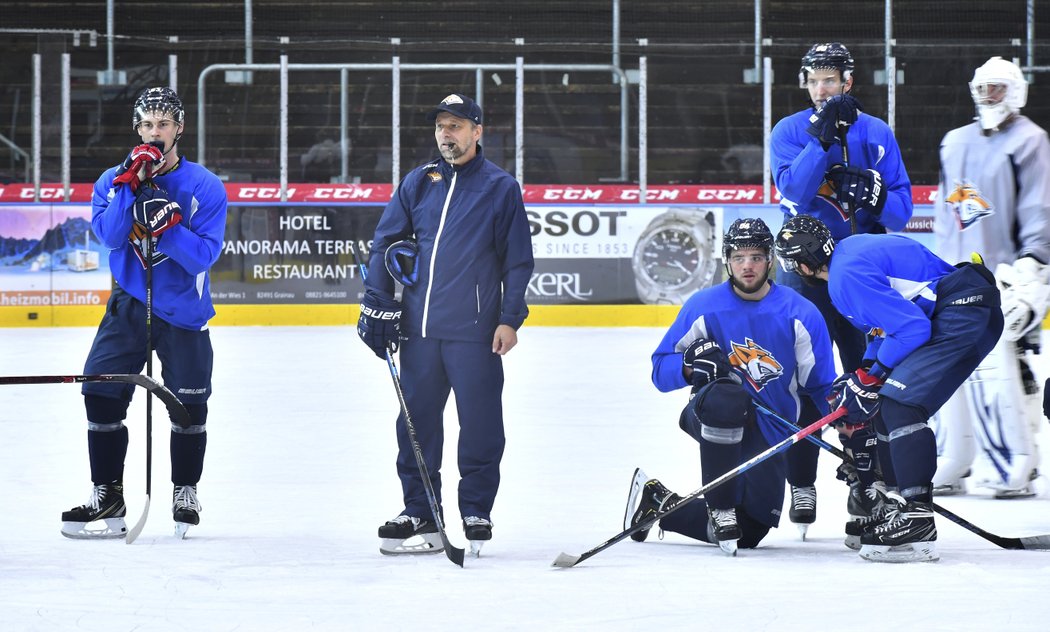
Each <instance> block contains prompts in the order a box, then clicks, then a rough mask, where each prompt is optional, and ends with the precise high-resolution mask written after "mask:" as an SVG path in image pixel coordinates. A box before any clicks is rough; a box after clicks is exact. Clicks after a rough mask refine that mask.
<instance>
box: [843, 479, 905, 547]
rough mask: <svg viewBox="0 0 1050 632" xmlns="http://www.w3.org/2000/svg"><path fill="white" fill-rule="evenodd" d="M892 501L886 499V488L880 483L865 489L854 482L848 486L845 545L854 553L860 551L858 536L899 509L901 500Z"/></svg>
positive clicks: (876, 482) (877, 482)
mask: <svg viewBox="0 0 1050 632" xmlns="http://www.w3.org/2000/svg"><path fill="white" fill-rule="evenodd" d="M897 498H898V499H899V500H898V501H894V500H891V499H889V498H888V497H887V492H886V487H885V485H884V484H883V483H882V481H875V482H874V483H872V484H871V485H868V486H867V487H866V488H865V487H864V486H863V485H862V484H861V483H860V481H855V482H854V483H853V484H851V485H850V488H849V498H848V499H847V500H846V511H848V512H849V517H850V519H849V521H847V522H846V540H845V544H846V546H847V547H848V548H850V549H853V550H854V551H857V550H860V536H862V535H864V532H865V531H866V530H868V531H870V530H871V529H872V528H874V527H875V525H877V524H880V523H882V522H885V521H886V519H887V518H889V517H890V514H891V513H894V512H896V511H898V510H899V509H900V505H901V504H903V502H902V501H903V500H904V499H903V498H900V497H899V496H898V497H897Z"/></svg>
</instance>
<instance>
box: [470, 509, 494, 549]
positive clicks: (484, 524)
mask: <svg viewBox="0 0 1050 632" xmlns="http://www.w3.org/2000/svg"><path fill="white" fill-rule="evenodd" d="M463 532H464V533H466V534H467V541H468V542H470V554H471V555H473V556H474V557H480V556H481V546H482V545H483V544H485V542H487V541H488V540H491V539H492V521H491V520H486V519H485V518H479V517H477V516H467V517H466V518H464V519H463Z"/></svg>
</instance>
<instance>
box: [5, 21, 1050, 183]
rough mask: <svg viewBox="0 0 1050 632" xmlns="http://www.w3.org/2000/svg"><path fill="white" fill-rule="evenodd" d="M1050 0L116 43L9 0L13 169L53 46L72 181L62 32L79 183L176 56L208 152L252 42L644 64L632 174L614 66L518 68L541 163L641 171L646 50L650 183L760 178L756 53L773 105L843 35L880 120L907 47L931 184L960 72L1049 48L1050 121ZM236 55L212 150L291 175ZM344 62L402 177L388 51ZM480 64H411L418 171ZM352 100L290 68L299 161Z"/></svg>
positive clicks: (180, 25) (528, 136)
mask: <svg viewBox="0 0 1050 632" xmlns="http://www.w3.org/2000/svg"><path fill="white" fill-rule="evenodd" d="M1041 4H1042V3H1037V2H1034V1H1031V0H1029V1H1026V0H997V1H996V2H986V1H983V0H976V1H959V2H950V3H945V2H936V1H915V0H896V1H892V2H887V1H884V0H864V1H859V2H850V3H848V10H846V9H845V8H844V4H843V3H842V2H840V1H834V0H811V1H807V2H788V1H777V0H762V1H759V2H757V3H756V1H755V0H723V1H719V2H710V1H705V2H700V1H695V0H691V1H679V0H668V1H665V2H650V1H644V0H619V1H617V0H576V1H574V2H553V1H550V0H520V1H518V2H513V3H506V2H492V1H480V0H479V1H469V0H465V1H458V2H440V3H439V2H423V1H417V0H411V1H404V0H403V1H399V2H390V1H387V0H356V1H352V0H347V1H334V0H333V1H325V0H321V1H312V2H288V1H283V0H255V1H254V2H237V1H233V0H231V1H228V2H206V1H184V2H177V3H170V4H168V3H165V4H161V5H157V4H153V3H135V2H114V3H113V5H114V10H113V19H112V47H110V43H111V41H110V38H109V37H108V34H107V33H108V32H109V29H108V26H107V3H106V2H104V1H91V2H80V1H72V2H69V1H66V2H61V1H51V0H37V1H35V2H21V1H17V0H5V2H3V3H2V6H0V37H2V38H3V40H4V41H5V44H4V55H3V56H2V59H0V134H2V135H3V138H4V140H3V141H0V181H3V182H24V181H26V177H25V176H26V164H27V163H26V156H25V155H24V154H23V152H25V153H29V151H30V149H31V145H32V139H31V133H32V129H31V119H32V85H31V81H32V63H33V62H32V56H33V54H40V55H41V75H42V94H41V104H40V105H41V117H42V122H43V127H42V132H41V139H40V141H41V164H40V169H41V175H40V177H41V180H42V181H44V182H59V181H61V179H60V175H61V174H60V157H59V152H60V145H61V143H60V140H61V139H60V135H61V132H62V125H61V120H60V118H61V114H60V108H59V103H60V101H59V93H60V89H61V64H60V57H61V54H62V53H68V54H69V55H70V60H71V62H70V65H71V69H70V72H71V95H70V97H71V114H70V122H69V125H70V127H69V130H70V148H71V159H70V177H71V181H72V182H92V181H94V179H95V178H96V177H97V176H98V173H99V172H100V170H101V169H102V168H103V167H104V166H108V165H111V164H113V163H114V162H116V161H117V160H119V158H120V157H121V156H122V155H123V154H124V153H125V150H126V147H127V145H128V143H129V142H131V141H132V140H134V137H133V136H132V134H131V131H130V129H129V126H130V123H129V120H130V115H129V107H130V103H131V102H132V101H133V100H134V98H135V95H137V93H138V92H139V91H140V90H141V89H142V88H144V87H146V86H150V85H156V84H164V85H167V84H168V82H169V71H170V67H171V66H170V63H171V62H170V59H169V56H175V57H176V58H177V59H176V60H175V63H176V64H177V81H176V85H177V90H178V92H179V93H180V95H182V96H183V99H184V101H185V102H186V108H187V116H188V122H189V128H188V133H187V134H186V136H185V137H184V138H183V139H182V141H181V143H182V146H183V150H182V151H183V152H184V153H185V154H186V155H188V156H191V157H195V158H196V157H198V151H197V144H198V142H197V126H198V123H199V121H200V117H199V115H198V112H197V110H198V106H197V92H198V91H197V85H198V78H199V76H200V74H201V72H202V70H203V69H204V68H206V67H208V66H210V65H212V64H240V63H244V62H245V61H246V58H247V56H249V55H250V58H251V60H252V62H253V63H256V64H276V63H278V62H279V58H280V56H281V55H282V54H286V55H287V56H288V62H289V63H290V64H321V63H323V64H339V63H346V64H360V63H385V64H389V63H391V58H392V57H394V56H397V57H399V58H400V62H401V63H402V64H464V63H470V64H511V65H513V64H514V62H515V58H516V57H517V56H522V57H523V58H524V61H525V63H526V64H552V65H559V64H612V65H617V66H619V67H620V68H623V69H624V70H625V72H626V73H627V75H628V80H629V86H628V98H629V110H630V116H629V119H628V120H629V126H630V130H629V133H628V139H629V143H630V148H629V154H628V155H629V158H628V161H629V164H628V168H627V172H626V174H625V173H623V171H622V170H621V168H620V136H619V130H620V87H619V85H618V82H617V81H615V80H614V78H613V76H612V74H609V73H601V72H571V71H568V72H567V71H561V70H554V71H535V72H527V73H526V78H525V85H524V94H525V98H524V106H525V109H524V122H525V128H524V146H525V148H526V150H525V164H524V173H525V181H526V182H528V183H530V184H539V183H552V184H554V183H578V184H579V183H598V182H618V181H623V180H626V181H636V180H637V178H638V161H637V143H638V138H637V134H636V131H637V130H636V129H635V126H636V123H637V117H636V114H637V109H636V108H637V103H638V84H637V69H638V60H639V56H640V55H643V54H644V55H646V56H647V58H648V75H649V76H648V82H649V85H648V99H649V103H648V143H649V156H648V159H649V162H648V182H649V183H652V184H657V183H723V184H743V183H751V184H759V183H761V181H762V173H761V171H762V143H763V136H762V114H763V90H762V85H761V83H756V82H755V77H754V74H755V73H754V70H755V66H756V54H757V56H758V57H759V58H761V57H769V58H770V59H771V62H772V69H773V72H774V75H773V85H772V102H771V106H772V107H771V114H772V121H773V122H774V123H775V122H776V121H777V120H778V119H779V118H780V117H781V116H783V115H785V114H788V113H790V112H792V111H795V110H797V109H799V108H801V107H803V106H804V105H805V93H804V91H802V90H801V89H799V88H798V82H797V79H796V75H797V73H798V66H799V58H800V57H801V55H802V54H803V53H804V52H805V51H806V49H807V48H808V47H809V46H810V45H811V44H812V43H814V42H817V41H826V40H839V41H842V42H843V43H845V44H846V45H847V46H848V47H849V48H850V51H851V52H852V53H853V55H854V58H855V59H856V66H857V70H856V88H857V89H856V90H855V94H856V96H858V98H860V99H861V101H862V103H863V104H864V106H865V108H866V109H867V111H868V112H869V113H871V114H873V115H875V116H878V117H881V118H884V119H885V118H887V114H888V110H889V96H888V87H887V85H886V81H885V78H886V73H885V68H886V62H885V59H886V57H887V56H892V57H894V58H895V59H896V70H897V82H896V85H895V86H893V89H894V92H895V95H894V99H895V110H894V112H893V115H894V116H893V125H894V127H895V132H896V135H897V137H898V139H899V141H900V145H901V148H902V149H903V151H904V159H905V162H906V165H907V168H908V171H909V173H910V175H911V177H912V181H913V182H914V183H916V184H934V183H935V182H936V177H937V168H938V167H937V145H938V143H939V141H940V139H941V137H942V136H943V134H944V133H945V132H946V131H947V130H949V129H951V128H953V127H956V126H959V125H961V124H963V123H965V122H966V121H967V120H968V119H969V118H970V117H972V115H973V105H972V102H971V100H970V97H969V93H968V91H967V87H966V82H967V81H968V80H969V79H970V77H971V76H972V74H973V69H974V68H975V67H976V66H978V65H980V64H981V63H982V62H984V61H985V60H986V59H987V58H988V57H989V56H991V55H1000V56H1002V57H1004V58H1017V60H1018V61H1019V62H1020V64H1021V65H1022V66H1023V67H1029V66H1036V67H1037V70H1036V71H1035V72H1032V73H1030V74H1029V79H1030V83H1031V86H1030V94H1029V98H1028V106H1027V107H1026V108H1025V110H1024V112H1025V114H1027V115H1028V116H1029V117H1031V118H1032V119H1034V120H1035V121H1036V123H1038V124H1040V125H1042V126H1043V127H1047V125H1048V124H1050V99H1048V98H1047V97H1048V95H1050V91H1048V87H1050V75H1047V74H1040V73H1039V71H1038V66H1039V65H1040V64H1047V63H1048V61H1050V51H1048V49H1047V40H1046V39H1045V38H1046V37H1047V35H1048V32H1047V31H1048V28H1050V7H1046V8H1044V7H1043V6H1040V5H1041ZM756 5H757V9H756ZM887 6H889V7H890V9H891V11H892V18H891V20H890V25H889V29H887V25H886V20H885V18H886V14H887ZM246 10H247V11H246ZM1030 10H1031V16H1029V12H1030ZM246 12H247V13H249V15H250V31H249V30H248V29H246ZM617 14H618V16H617ZM756 17H757V18H758V19H759V25H758V28H757V29H756ZM1029 18H1031V19H1029ZM617 27H618V34H619V37H618V38H616V36H615V33H616V29H617ZM887 34H889V36H890V43H889V44H887V41H886V36H887ZM519 38H520V40H521V42H520V43H516V40H518V39H519ZM756 38H757V40H758V41H757V44H758V46H757V50H756ZM396 40H399V42H397V41H396ZM639 40H647V45H646V46H644V47H643V46H640V45H639ZM246 44H247V46H246ZM759 69H760V70H761V62H759ZM108 70H112V71H113V74H114V77H113V79H115V81H113V82H112V83H113V85H100V81H99V79H100V74H99V73H100V72H104V71H108ZM1043 70H1045V68H1043ZM225 74H226V73H224V72H218V73H216V74H213V75H211V77H210V79H209V80H208V82H207V83H208V85H207V101H206V103H205V107H206V108H207V112H206V114H207V129H206V134H207V137H206V138H207V147H206V154H205V155H204V156H203V158H205V160H206V163H207V165H208V167H209V168H211V169H213V170H215V171H217V172H218V173H219V175H220V176H222V177H223V178H224V179H227V180H229V181H231V182H233V181H236V182H275V181H277V180H278V175H279V174H278V164H279V145H280V143H279V125H278V107H279V73H277V72H266V71H259V72H254V73H252V76H251V77H250V83H246V82H244V81H241V82H239V83H237V82H235V81H237V77H234V76H231V77H230V78H229V81H227V78H226V77H225ZM233 74H236V73H231V75H233ZM348 74H349V78H348V93H347V96H348V106H349V112H348V124H347V126H346V129H347V130H348V141H349V144H350V150H349V155H348V165H347V169H346V173H345V176H346V177H347V179H348V180H349V181H352V182H390V180H391V176H390V165H391V146H392V142H391V132H390V129H391V107H392V106H391V102H392V100H391V72H390V71H388V70H376V71H352V72H349V73H348ZM481 74H482V76H481V85H482V86H483V90H484V94H483V100H484V106H485V115H486V120H485V132H486V133H485V141H486V143H485V144H486V152H487V156H488V157H489V158H490V159H492V160H494V161H495V162H496V163H497V164H500V165H501V166H503V167H505V168H506V169H507V170H509V171H510V172H512V173H514V171H515V164H514V160H515V154H514V133H515V132H514V71H513V70H510V71H506V70H501V71H484V72H482V73H481ZM118 75H119V76H118ZM477 79H478V74H477V73H476V72H475V71H473V70H446V71H441V70H426V71H405V72H403V73H402V74H401V82H400V83H401V85H400V92H401V125H402V134H401V148H400V165H401V168H402V171H403V172H406V171H407V170H408V169H410V168H411V167H412V166H413V165H415V164H416V163H418V162H419V161H421V160H425V159H426V158H427V157H428V156H429V155H430V153H431V150H432V139H431V138H430V134H429V131H428V129H427V125H426V123H425V121H424V120H423V113H424V112H425V110H426V108H427V107H429V106H431V105H432V104H433V103H435V102H437V101H438V100H440V99H441V98H442V97H443V96H444V95H445V94H447V93H448V92H450V91H452V89H456V90H462V91H464V92H467V93H473V92H475V89H474V86H475V85H476V82H477ZM121 80H122V82H121ZM340 120H341V119H340V73H339V72H338V71H332V70H325V71H307V70H303V71H294V72H291V73H290V74H289V116H288V164H289V173H288V178H289V181H291V182H329V181H332V180H333V179H336V180H338V179H340V178H341V177H343V176H344V173H343V169H342V165H341V161H340V156H339V155H332V154H331V152H329V154H327V155H323V156H320V157H318V158H317V159H308V160H307V161H306V162H304V161H303V160H302V158H303V156H305V155H307V154H308V153H309V152H310V149H311V147H313V146H315V145H318V144H319V143H323V142H324V141H326V140H327V141H332V142H334V143H336V144H337V145H338V143H339V140H340V139H339V136H340V129H341V126H340ZM625 175H626V177H624V176H625Z"/></svg>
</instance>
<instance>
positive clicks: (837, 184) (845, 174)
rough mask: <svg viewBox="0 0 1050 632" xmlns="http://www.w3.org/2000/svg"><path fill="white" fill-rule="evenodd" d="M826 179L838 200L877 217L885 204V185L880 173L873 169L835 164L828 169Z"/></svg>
mask: <svg viewBox="0 0 1050 632" xmlns="http://www.w3.org/2000/svg"><path fill="white" fill-rule="evenodd" d="M828 180H829V181H830V182H831V188H833V189H834V190H835V194H836V196H837V197H838V200H839V202H845V203H846V204H849V205H850V207H852V208H855V209H859V208H862V209H864V210H866V211H868V212H869V213H871V214H872V215H875V216H876V217H878V216H879V215H881V214H882V208H883V207H884V206H886V187H885V186H884V185H883V183H882V174H881V173H879V172H878V171H875V170H874V169H858V168H857V167H846V166H843V165H835V166H834V167H832V168H831V171H828Z"/></svg>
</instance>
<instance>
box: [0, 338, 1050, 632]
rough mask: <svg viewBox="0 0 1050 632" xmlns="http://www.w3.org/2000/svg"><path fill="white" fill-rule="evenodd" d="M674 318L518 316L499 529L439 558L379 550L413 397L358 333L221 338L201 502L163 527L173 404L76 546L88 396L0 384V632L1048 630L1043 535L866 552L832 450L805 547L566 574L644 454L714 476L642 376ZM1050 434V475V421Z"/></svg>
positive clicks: (948, 532) (665, 466)
mask: <svg viewBox="0 0 1050 632" xmlns="http://www.w3.org/2000/svg"><path fill="white" fill-rule="evenodd" d="M93 334H94V331H93V330H92V329H90V328H68V329H62V328H54V329H0V374H2V375H37V374H76V373H79V372H80V371H81V369H82V366H83V360H84V357H85V355H86V354H87V351H88V348H89V346H90V343H91V339H92V336H93ZM661 335H662V331H661V330H657V329H575V328H573V329H569V328H565V329H560V328H538V327H531V328H530V327H525V328H523V329H522V331H521V333H520V344H519V346H518V347H517V348H516V349H515V350H514V351H512V352H511V354H510V355H509V356H507V358H506V359H505V367H506V372H507V388H506V391H505V409H506V425H507V437H508V442H507V452H506V456H505V459H504V461H503V484H502V487H501V489H500V494H499V497H498V499H497V502H496V507H495V510H494V512H493V520H494V522H495V531H494V539H493V540H492V541H491V542H490V543H488V544H487V545H486V547H485V549H484V551H483V553H482V557H481V558H480V559H471V558H468V559H467V564H466V568H463V569H460V568H458V567H456V566H453V565H452V564H451V563H450V562H449V561H448V560H447V559H446V558H445V557H444V556H441V555H438V556H425V557H415V558H391V557H385V556H381V555H380V554H379V552H378V539H377V538H376V533H375V532H376V527H377V526H378V525H379V524H381V523H382V522H384V521H385V520H387V519H389V518H391V517H393V516H394V515H395V514H396V513H397V512H398V511H399V510H400V509H401V507H402V505H401V499H400V486H399V484H398V481H397V476H396V473H395V470H394V455H395V449H396V447H395V440H394V428H393V421H394V417H395V415H396V413H397V410H398V404H397V399H396V397H395V394H394V391H393V387H392V385H391V381H390V375H389V373H388V372H387V370H386V366H385V364H384V363H383V362H381V361H380V360H378V359H376V358H375V357H374V356H372V355H371V354H370V352H368V351H367V349H366V348H365V347H364V345H362V344H361V343H360V341H358V340H357V337H356V335H355V334H354V331H353V329H352V328H350V327H333V328H292V327H268V328H264V327H258V328H253V327H246V328H216V329H214V330H213V332H212V338H213V342H214V346H215V356H216V364H215V375H214V388H215V393H214V395H213V396H212V399H211V401H210V403H209V409H210V414H209V423H208V429H209V430H208V435H209V442H208V457H207V462H206V464H205V470H204V478H203V480H202V481H201V484H200V498H201V502H202V504H203V506H204V510H203V512H202V516H201V525H200V526H199V527H195V528H193V529H191V530H190V532H189V535H188V537H187V539H186V540H183V541H179V540H176V539H175V538H174V537H173V535H172V532H173V529H172V522H171V518H170V512H169V502H170V500H169V499H170V493H171V486H170V483H169V478H168V472H169V465H168V456H167V436H168V429H167V423H166V416H165V414H164V412H163V407H162V406H160V404H159V402H155V411H154V447H155V449H154V473H153V491H154V494H153V503H152V511H151V512H150V518H149V522H148V523H147V524H146V527H145V530H144V532H143V534H142V536H141V537H140V539H139V540H138V541H137V542H135V543H134V544H131V545H127V544H125V543H124V542H123V541H99V542H85V541H74V540H69V539H66V538H63V537H61V536H60V535H59V525H60V522H59V514H60V513H61V511H63V510H65V509H68V508H69V507H72V506H73V505H77V504H80V503H82V502H84V501H85V500H86V499H87V496H88V493H89V491H90V482H89V475H88V465H87V450H86V445H85V435H86V432H85V430H86V428H85V421H84V414H83V405H82V399H81V397H80V392H79V387H77V386H74V385H46V386H35V385H34V386H4V387H0V429H2V434H0V437H2V439H0V490H2V491H0V500H2V501H3V506H4V507H5V509H6V512H5V513H6V516H5V517H6V519H5V521H4V522H5V529H4V530H3V536H2V537H0V629H3V630H19V631H20V630H96V631H105V632H114V631H118V630H193V631H213V630H239V631H243V630H250V631H255V630H350V629H353V630H372V629H395V630H412V631H417V630H423V629H429V630H451V629H458V628H466V629H478V630H489V629H492V630H506V629H511V630H533V629H543V630H546V629H555V630H577V629H593V630H633V629H637V630H660V629H683V630H685V629H690V630H700V629H704V630H778V631H779V630H838V629H890V630H1018V631H1020V630H1048V629H1050V552H1036V551H1007V550H1003V549H1000V548H998V547H996V546H995V545H993V544H991V543H989V542H987V541H985V540H983V539H981V538H979V537H977V536H975V535H973V534H971V533H970V532H968V531H965V530H963V529H961V528H960V527H958V526H956V525H954V524H952V523H950V522H948V521H947V520H945V519H939V520H938V527H939V540H938V545H939V548H940V552H941V556H942V559H941V561H940V562H938V563H934V564H911V565H889V564H873V563H869V562H866V561H864V560H861V559H860V558H858V557H857V555H856V553H854V552H852V551H850V550H848V549H846V548H845V547H844V546H843V544H842V525H843V523H844V521H845V520H846V514H845V491H846V489H845V486H844V485H842V484H841V483H838V482H837V481H835V480H833V479H834V476H833V471H834V465H835V462H834V461H835V459H834V457H832V456H831V455H828V454H822V455H821V466H820V480H819V481H818V489H819V505H818V517H817V522H816V524H814V525H813V527H812V528H811V530H810V537H809V540H808V541H807V542H801V541H800V540H799V537H798V533H797V531H796V529H795V527H794V526H793V525H791V524H789V523H787V521H786V520H785V522H784V524H783V525H782V526H781V528H780V529H777V530H774V531H773V532H772V533H771V534H770V535H769V537H768V538H767V539H766V541H765V542H763V544H762V545H761V547H760V548H759V549H757V550H742V551H741V552H740V554H739V556H738V557H737V558H727V557H725V556H723V555H722V554H720V553H719V552H718V550H717V549H716V548H714V547H712V546H709V545H704V544H700V543H695V542H692V541H689V540H687V539H685V538H680V537H678V536H675V535H673V534H669V535H668V536H667V537H666V538H665V539H664V540H663V541H660V540H658V539H657V537H656V532H655V530H654V531H653V532H652V533H651V534H650V539H649V541H648V542H646V543H644V544H637V543H634V542H631V541H629V540H628V541H624V542H621V543H619V544H617V545H615V546H613V547H612V548H610V549H608V550H606V551H604V552H602V553H600V554H598V555H596V556H595V557H593V558H591V559H589V560H587V561H585V562H583V563H582V564H581V565H580V566H578V567H576V568H573V569H554V568H551V566H550V564H551V562H552V561H553V560H554V558H555V557H556V556H557V554H558V553H559V552H562V551H565V552H569V553H575V554H578V553H582V552H583V551H585V550H587V549H589V548H591V547H593V546H596V545H598V544H600V543H602V542H603V541H605V540H606V539H607V538H609V537H611V536H613V535H615V534H616V533H618V532H619V531H620V529H621V523H622V519H623V512H624V501H625V499H626V494H627V488H628V485H629V482H630V480H631V475H632V472H633V470H634V468H635V467H636V466H641V467H643V468H644V469H645V470H646V471H647V472H648V473H649V474H650V475H652V476H656V477H658V478H660V479H661V480H663V481H664V482H665V483H666V484H667V485H668V486H669V487H671V488H672V489H674V490H676V491H678V492H681V493H685V492H689V491H692V490H693V489H695V488H697V487H699V477H698V468H699V466H698V449H697V447H696V445H695V443H694V442H693V441H692V440H691V439H690V438H689V437H688V436H686V435H685V434H684V433H682V432H681V431H680V430H679V429H678V427H677V417H678V411H679V409H680V407H681V405H682V404H683V402H684V398H685V394H684V393H676V394H661V393H658V392H657V391H656V390H655V389H654V388H653V387H652V385H651V383H650V381H649V354H650V353H651V351H652V349H653V348H654V347H655V345H656V343H657V342H658V340H659V338H660V336H661ZM1040 368H1042V369H1044V370H1043V371H1042V374H1043V375H1046V371H1045V368H1046V367H1040ZM156 372H157V373H159V366H158V367H157V371H156ZM143 400H144V397H143V394H142V391H141V390H140V391H139V392H138V393H137V394H136V400H135V404H134V405H133V406H132V409H131V411H130V413H129V418H128V425H129V427H130V429H131V437H132V440H131V446H130V449H129V453H128V460H127V467H126V471H125V485H126V494H127V498H128V504H129V508H128V509H129V513H128V523H129V526H130V525H131V524H133V523H134V521H135V520H136V519H137V518H138V516H139V515H140V512H141V508H142V503H143V500H144V498H145V477H144V469H145V465H144V464H145V455H144V453H145V449H144V443H143V437H144V419H145V412H144V406H143V404H142V402H143ZM446 419H447V426H446V427H447V432H446V438H445V450H446V453H445V454H446V458H445V463H446V467H445V470H444V475H445V481H446V492H447V494H446V499H445V514H446V520H447V522H448V524H449V526H450V531H449V535H450V538H451V539H452V540H453V542H454V543H456V544H458V545H459V546H463V545H465V540H464V538H463V534H462V531H461V529H460V527H459V524H460V517H459V515H458V512H457V510H456V504H455V500H454V499H455V482H456V480H457V476H456V472H455V462H456V461H455V445H456V422H455V417H454V407H453V406H452V405H450V406H449V410H448V411H447V413H446ZM828 437H829V438H830V437H831V434H830V433H829V435H828ZM1040 438H1041V440H1042V443H1043V444H1044V463H1046V464H1047V466H1048V467H1050V461H1047V460H1046V458H1045V452H1046V449H1045V446H1046V444H1048V443H1050V439H1048V438H1047V432H1046V430H1045V428H1044V430H1043V432H1041V437H1040ZM1044 469H1045V468H1044ZM1040 488H1041V490H1043V491H1042V494H1041V496H1040V497H1039V498H1037V499H1033V500H1021V501H995V500H992V499H991V498H990V495H989V494H987V493H983V494H977V495H973V496H968V497H960V498H945V499H940V502H941V503H942V504H943V505H945V506H946V507H948V508H950V509H952V510H953V511H956V512H957V513H958V514H960V515H961V516H963V517H965V518H967V519H969V520H971V521H972V522H974V523H975V524H977V525H979V526H981V527H983V528H985V529H987V530H989V531H991V532H994V533H997V534H1000V535H1007V536H1021V535H1037V534H1045V533H1050V503H1048V502H1047V498H1048V495H1047V491H1046V485H1045V481H1043V480H1041V481H1040Z"/></svg>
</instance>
